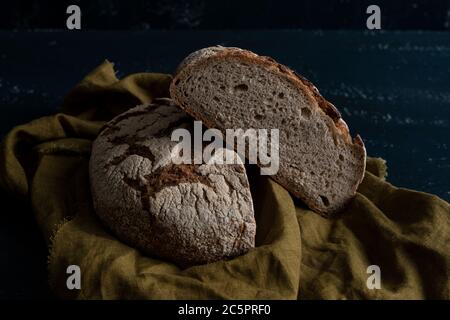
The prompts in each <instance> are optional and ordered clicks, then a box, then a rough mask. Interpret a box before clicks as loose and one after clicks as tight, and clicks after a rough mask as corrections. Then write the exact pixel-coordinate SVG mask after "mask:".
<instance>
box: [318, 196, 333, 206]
mask: <svg viewBox="0 0 450 320" xmlns="http://www.w3.org/2000/svg"><path fill="white" fill-rule="evenodd" d="M319 197H320V200H322V203H323V205H324V206H325V207H328V206H329V205H330V201H329V200H328V198H327V197H325V196H319Z"/></svg>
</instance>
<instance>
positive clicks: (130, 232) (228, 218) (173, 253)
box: [89, 99, 256, 266]
mask: <svg viewBox="0 0 450 320" xmlns="http://www.w3.org/2000/svg"><path fill="white" fill-rule="evenodd" d="M193 121H194V120H193V119H192V118H191V117H189V116H188V115H187V114H186V113H185V112H183V111H182V110H181V109H180V108H179V107H178V106H176V105H175V104H174V103H173V102H172V101H171V100H170V99H157V100H155V102H154V103H153V104H150V105H142V106H138V107H136V108H133V109H130V110H129V111H127V112H125V113H123V114H121V115H119V116H117V117H116V118H114V119H113V120H111V121H110V122H109V123H107V124H106V125H105V127H104V128H103V130H102V131H101V132H100V134H99V136H98V137H97V139H96V140H95V141H94V143H93V146H92V155H91V159H90V166H89V171H90V180H91V190H92V195H93V203H94V209H95V211H96V213H97V215H98V216H99V217H100V219H101V220H102V221H103V222H104V223H105V224H106V225H107V226H108V227H109V228H110V229H111V231H112V232H113V233H115V234H116V235H117V236H118V237H119V238H120V239H121V240H122V241H124V242H126V243H128V244H130V245H132V246H135V247H137V248H138V249H140V250H141V251H143V252H145V253H147V254H150V255H153V256H157V257H160V258H163V259H166V260H169V261H173V262H175V263H177V264H178V265H181V266H189V265H194V264H204V263H209V262H213V261H217V260H222V259H228V258H232V257H235V256H238V255H241V254H243V253H245V252H247V251H248V250H249V249H250V248H252V247H254V241H255V232H256V224H255V220H254V212H253V202H252V198H251V194H250V189H249V185H248V180H247V175H246V172H245V168H244V166H243V164H242V163H241V164H235V165H218V164H198V165H197V164H180V165H175V164H173V163H172V160H171V151H172V148H173V147H174V146H175V145H176V144H177V142H174V141H171V134H172V131H173V130H174V129H176V128H188V129H189V128H191V127H192V123H193ZM217 152H233V153H234V151H232V150H228V149H222V150H219V151H217ZM217 152H216V153H217Z"/></svg>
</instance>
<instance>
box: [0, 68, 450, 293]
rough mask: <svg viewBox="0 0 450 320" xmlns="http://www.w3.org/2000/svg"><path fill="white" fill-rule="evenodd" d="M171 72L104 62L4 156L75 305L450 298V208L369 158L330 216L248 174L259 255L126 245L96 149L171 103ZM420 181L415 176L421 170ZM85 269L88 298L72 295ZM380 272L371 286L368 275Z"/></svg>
mask: <svg viewBox="0 0 450 320" xmlns="http://www.w3.org/2000/svg"><path fill="white" fill-rule="evenodd" d="M170 81H171V76H170V75H165V74H156V73H141V74H133V75H130V76H128V77H125V78H123V79H120V80H119V79H117V77H116V75H115V72H114V68H113V65H112V64H111V63H109V62H107V61H106V62H104V63H103V64H102V65H100V66H99V67H97V68H96V69H95V70H94V71H93V72H91V73H90V74H89V75H88V76H86V78H85V79H83V80H82V81H81V83H79V84H78V85H77V86H76V87H75V88H74V89H73V90H72V91H71V92H70V93H69V94H68V95H67V96H66V98H65V99H64V101H63V104H62V107H61V113H58V114H56V115H53V116H48V117H44V118H40V119H37V120H35V121H32V122H30V123H28V124H24V125H20V126H17V127H15V128H13V129H12V130H11V131H10V132H9V134H8V135H7V136H6V137H5V138H4V139H3V141H2V144H1V147H0V186H1V187H2V189H3V190H5V191H6V192H8V193H9V194H11V195H12V196H14V197H16V198H17V201H27V202H29V204H30V205H31V207H32V210H33V213H34V215H35V217H36V221H37V223H38V226H39V228H40V229H41V230H42V233H43V235H44V238H45V240H46V241H47V243H48V247H49V263H48V272H49V282H50V285H51V287H52V289H53V290H54V291H55V293H56V294H57V295H58V296H59V297H61V298H68V299H423V298H434V299H449V298H450V291H449V288H450V280H449V279H450V277H449V271H450V206H449V204H448V203H447V202H446V201H444V200H442V199H440V198H438V197H437V196H434V195H431V194H427V193H423V192H418V191H413V190H407V189H402V188H396V187H394V186H392V185H391V184H389V183H388V182H387V181H386V180H385V179H386V173H387V170H386V163H385V161H384V160H383V159H379V158H370V157H369V158H368V161H367V169H366V173H365V177H364V180H363V182H362V184H361V185H360V187H359V189H358V193H357V195H356V197H355V198H354V199H353V200H352V201H351V202H350V204H349V205H348V207H347V208H346V209H345V210H344V212H342V213H341V214H339V215H338V216H337V217H335V218H333V219H325V218H323V217H321V216H319V215H317V214H316V213H314V212H312V211H311V210H309V209H307V207H305V205H304V204H303V203H302V202H301V201H299V200H297V199H294V198H292V197H291V195H290V194H289V192H287V191H286V190H285V189H284V188H283V187H281V186H280V185H278V184H277V183H276V182H274V181H273V180H271V179H270V178H268V177H267V176H261V175H259V173H258V171H257V170H256V169H254V168H253V169H252V168H250V170H249V181H250V185H251V189H252V196H253V198H254V204H255V218H256V222H257V235H256V247H255V248H254V249H252V250H250V251H249V252H248V253H247V254H245V255H242V256H240V257H237V258H234V259H232V260H228V261H219V262H215V263H210V264H206V265H200V266H193V267H189V268H186V269H182V268H180V267H178V266H176V265H174V264H172V263H169V262H167V261H163V260H159V259H157V258H155V257H150V256H146V255H144V254H142V253H140V252H139V251H138V250H136V249H134V248H132V247H130V246H128V245H126V244H124V243H122V242H120V241H119V240H118V239H117V238H116V237H115V236H114V235H113V234H112V233H110V232H109V230H108V228H107V227H105V226H104V225H103V224H102V223H101V221H100V220H99V219H98V218H97V216H96V215H95V212H94V210H93V207H92V200H91V194H90V187H89V173H88V165H89V157H90V149H91V143H92V141H93V140H94V139H95V137H96V135H97V134H98V132H99V130H100V128H101V127H102V126H103V124H104V123H105V121H108V120H109V119H111V118H112V117H114V116H115V115H117V114H119V113H121V112H123V111H125V110H127V109H128V108H131V107H134V106H135V105H137V104H142V103H148V102H151V101H152V99H154V98H157V97H164V96H168V86H169V84H170ZM412 174H413V173H412ZM70 265H78V266H79V267H80V270H81V290H68V289H67V285H66V281H67V277H68V274H67V272H66V271H67V267H68V266H70ZM370 265H377V266H379V268H380V279H381V282H380V283H381V288H380V289H369V287H368V286H367V280H368V278H369V276H371V274H370V273H368V272H367V268H368V267H369V266H370Z"/></svg>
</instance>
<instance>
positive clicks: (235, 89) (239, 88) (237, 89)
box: [234, 83, 248, 91]
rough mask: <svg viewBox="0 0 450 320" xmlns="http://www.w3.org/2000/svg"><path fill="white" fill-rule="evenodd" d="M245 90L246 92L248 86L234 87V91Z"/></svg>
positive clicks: (243, 84) (239, 85)
mask: <svg viewBox="0 0 450 320" xmlns="http://www.w3.org/2000/svg"><path fill="white" fill-rule="evenodd" d="M247 90H248V85H246V84H245V83H242V84H238V85H237V86H234V91H247Z"/></svg>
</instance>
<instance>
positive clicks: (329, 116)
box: [170, 46, 366, 216]
mask: <svg viewBox="0 0 450 320" xmlns="http://www.w3.org/2000/svg"><path fill="white" fill-rule="evenodd" d="M170 93H171V97H172V98H173V99H174V100H175V101H176V102H177V103H178V104H179V105H180V106H181V107H182V108H183V109H184V110H185V111H186V112H187V113H189V114H191V115H192V116H194V117H195V118H197V119H199V120H202V121H203V122H204V124H205V125H206V126H208V127H214V128H217V129H219V130H221V131H223V132H225V130H226V129H238V128H241V129H244V130H246V129H249V128H254V129H279V135H280V136H279V170H278V172H277V173H276V174H275V175H273V176H272V177H273V178H274V179H275V180H276V181H278V182H279V183H280V184H282V185H283V186H284V187H285V188H287V189H288V190H289V191H290V192H291V193H293V194H294V195H295V196H297V197H299V198H300V199H302V200H303V201H304V202H305V203H306V204H307V205H308V206H309V207H310V208H311V209H313V210H315V211H316V212H318V213H321V214H323V215H325V216H329V215H331V214H333V213H336V212H338V211H340V210H341V209H342V208H343V207H344V206H345V205H346V204H347V203H348V201H349V200H350V199H351V198H352V197H353V196H354V195H355V193H356V189H357V187H358V185H359V183H360V182H361V181H362V178H363V176H364V170H365V160H366V151H365V148H364V144H363V142H362V139H361V138H360V137H359V136H356V138H355V139H352V138H351V136H350V133H349V130H348V127H347V125H346V123H345V122H344V121H343V120H342V118H341V115H340V113H339V111H338V110H337V109H336V108H335V107H334V106H333V105H332V104H331V103H330V102H328V101H326V100H325V99H324V98H323V97H322V96H321V95H320V93H319V91H318V90H317V88H316V87H315V86H314V85H312V84H311V83H310V82H309V81H308V80H306V79H305V78H303V77H301V76H300V75H298V74H296V73H295V72H293V71H292V70H290V69H289V68H287V67H285V66H283V65H281V64H279V63H277V62H276V61H274V60H273V59H271V58H269V57H263V56H258V55H256V54H255V53H252V52H250V51H246V50H242V49H239V48H225V47H220V46H216V47H210V48H205V49H201V50H199V51H196V52H194V53H192V54H191V55H189V56H188V57H187V58H185V60H184V61H183V62H182V63H181V64H180V66H179V67H178V69H177V72H176V74H175V77H174V79H173V81H172V84H171V87H170ZM268 150H270V148H268Z"/></svg>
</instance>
